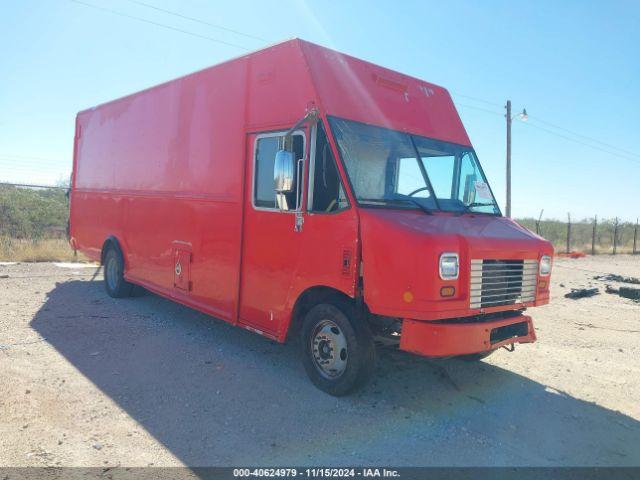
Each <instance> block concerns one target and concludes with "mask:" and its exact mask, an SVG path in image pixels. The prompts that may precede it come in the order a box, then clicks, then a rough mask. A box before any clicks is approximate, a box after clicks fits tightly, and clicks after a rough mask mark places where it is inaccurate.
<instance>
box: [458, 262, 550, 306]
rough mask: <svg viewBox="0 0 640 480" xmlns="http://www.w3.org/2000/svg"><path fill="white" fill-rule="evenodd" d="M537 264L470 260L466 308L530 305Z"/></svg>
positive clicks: (533, 293)
mask: <svg viewBox="0 0 640 480" xmlns="http://www.w3.org/2000/svg"><path fill="white" fill-rule="evenodd" d="M537 275H538V261H537V260H471V288H470V291H471V293H470V304H469V306H470V308H484V307H499V306H502V305H515V304H518V303H524V302H532V301H533V300H535V298H536V281H537Z"/></svg>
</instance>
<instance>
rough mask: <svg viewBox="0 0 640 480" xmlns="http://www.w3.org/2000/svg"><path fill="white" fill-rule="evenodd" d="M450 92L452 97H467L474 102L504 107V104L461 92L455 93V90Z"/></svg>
mask: <svg viewBox="0 0 640 480" xmlns="http://www.w3.org/2000/svg"><path fill="white" fill-rule="evenodd" d="M451 94H452V95H453V96H454V97H462V98H466V99H469V100H475V101H476V102H480V103H484V104H486V105H491V106H492V107H501V108H502V107H504V105H500V104H499V103H496V102H490V101H489V100H483V99H482V98H478V97H471V96H469V95H463V94H461V93H455V92H451ZM472 108H473V107H472Z"/></svg>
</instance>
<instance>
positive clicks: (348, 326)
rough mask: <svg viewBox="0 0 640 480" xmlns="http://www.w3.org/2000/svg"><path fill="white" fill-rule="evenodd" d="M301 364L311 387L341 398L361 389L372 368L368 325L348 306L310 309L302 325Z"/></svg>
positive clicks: (335, 304)
mask: <svg viewBox="0 0 640 480" xmlns="http://www.w3.org/2000/svg"><path fill="white" fill-rule="evenodd" d="M301 343H302V355H303V357H302V361H303V363H304V367H305V370H306V371H307V375H309V378H310V379H311V381H312V382H313V384H314V385H315V386H316V387H318V388H319V389H320V390H322V391H324V392H327V393H328V394H330V395H334V396H342V395H346V394H348V393H351V392H353V391H354V390H356V389H357V388H360V387H362V386H363V385H364V384H365V383H366V382H367V381H368V380H369V379H370V378H371V375H372V374H373V371H374V368H375V357H376V356H375V346H374V344H373V337H372V335H371V331H370V330H369V327H368V325H367V324H366V323H365V321H364V320H363V319H362V318H361V317H360V316H359V315H358V314H357V311H356V309H355V308H353V306H352V305H350V304H349V303H348V302H343V301H335V302H331V303H322V304H319V305H316V306H315V307H313V308H312V309H311V310H309V312H308V313H307V314H306V315H305V318H304V321H303V325H302V342H301Z"/></svg>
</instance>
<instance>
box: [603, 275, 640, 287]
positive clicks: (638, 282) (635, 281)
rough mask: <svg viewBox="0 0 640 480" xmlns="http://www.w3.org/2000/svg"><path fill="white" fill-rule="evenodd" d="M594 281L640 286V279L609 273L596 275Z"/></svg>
mask: <svg viewBox="0 0 640 480" xmlns="http://www.w3.org/2000/svg"><path fill="white" fill-rule="evenodd" d="M593 279H594V280H602V281H604V282H618V283H632V284H634V285H640V278H636V277H625V276H623V275H616V274H615V273H609V274H607V275H596V276H595V277H593Z"/></svg>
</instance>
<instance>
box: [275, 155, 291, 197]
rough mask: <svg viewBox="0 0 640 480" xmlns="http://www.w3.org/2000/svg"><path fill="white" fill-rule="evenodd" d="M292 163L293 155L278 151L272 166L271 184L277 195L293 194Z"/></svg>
mask: <svg viewBox="0 0 640 480" xmlns="http://www.w3.org/2000/svg"><path fill="white" fill-rule="evenodd" d="M294 163H295V162H294V161H293V153H291V152H288V151H286V150H278V152H277V153H276V160H275V162H274V164H273V183H274V186H275V191H276V192H277V193H291V192H293V175H294V170H295V165H294Z"/></svg>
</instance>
